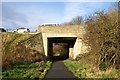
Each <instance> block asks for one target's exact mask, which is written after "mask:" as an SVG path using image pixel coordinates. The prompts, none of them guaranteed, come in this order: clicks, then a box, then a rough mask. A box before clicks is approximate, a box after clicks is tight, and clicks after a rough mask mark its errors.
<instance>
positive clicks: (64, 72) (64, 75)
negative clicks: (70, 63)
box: [43, 61, 78, 80]
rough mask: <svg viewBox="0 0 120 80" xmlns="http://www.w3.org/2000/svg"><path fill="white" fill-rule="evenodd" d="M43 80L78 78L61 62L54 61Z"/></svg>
mask: <svg viewBox="0 0 120 80" xmlns="http://www.w3.org/2000/svg"><path fill="white" fill-rule="evenodd" d="M43 80H78V78H76V77H75V76H74V75H73V73H71V72H70V71H69V70H68V69H67V68H66V66H65V65H64V63H63V62H62V61H56V62H53V64H52V68H51V69H50V70H49V71H48V73H47V74H46V75H45V78H44V79H43Z"/></svg>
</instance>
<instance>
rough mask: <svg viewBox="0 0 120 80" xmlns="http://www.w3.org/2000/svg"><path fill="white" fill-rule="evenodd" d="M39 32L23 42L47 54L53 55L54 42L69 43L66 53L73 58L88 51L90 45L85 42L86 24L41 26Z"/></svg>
mask: <svg viewBox="0 0 120 80" xmlns="http://www.w3.org/2000/svg"><path fill="white" fill-rule="evenodd" d="M38 32H39V33H38V34H37V35H35V36H34V37H33V38H30V39H31V40H30V39H28V40H26V41H24V42H22V43H23V44H25V46H26V47H27V48H31V49H33V50H36V51H38V52H40V53H44V54H45V55H46V56H52V55H53V54H52V53H53V45H52V44H53V43H67V44H68V53H66V54H68V56H69V58H72V59H75V58H76V57H77V55H79V54H83V53H86V52H87V51H88V47H87V46H86V45H85V44H84V42H83V36H84V34H85V29H84V26H78V25H71V26H39V27H38ZM28 45H29V46H28Z"/></svg>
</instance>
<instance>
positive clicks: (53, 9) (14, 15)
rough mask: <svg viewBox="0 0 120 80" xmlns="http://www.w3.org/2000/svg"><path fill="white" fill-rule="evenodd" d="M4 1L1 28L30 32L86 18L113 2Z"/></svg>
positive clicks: (106, 7) (109, 6) (105, 8)
mask: <svg viewBox="0 0 120 80" xmlns="http://www.w3.org/2000/svg"><path fill="white" fill-rule="evenodd" d="M6 1H7V0H4V2H2V4H1V3H0V5H2V10H1V12H2V16H0V17H2V20H0V24H2V27H5V28H8V29H15V28H20V27H27V28H30V29H31V30H35V29H37V27H38V25H40V24H44V23H59V24H60V23H64V22H68V21H70V20H71V19H72V18H74V17H76V16H83V17H87V16H89V15H91V14H93V13H94V12H95V11H101V10H107V9H109V8H111V6H112V4H113V2H71V1H72V0H71V1H69V2H14V1H15V0H11V2H6ZM8 1H10V0H8ZM12 1H13V2H12ZM18 1H19V0H18ZM31 1H33V0H31ZM111 1H112V0H111ZM0 14H1V13H0Z"/></svg>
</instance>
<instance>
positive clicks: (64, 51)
mask: <svg viewBox="0 0 120 80" xmlns="http://www.w3.org/2000/svg"><path fill="white" fill-rule="evenodd" d="M75 41H76V38H73V37H71V38H70V37H69V38H48V57H49V59H50V60H52V61H57V60H66V59H68V58H69V57H70V53H71V50H70V48H73V46H74V44H75Z"/></svg>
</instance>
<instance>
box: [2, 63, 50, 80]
mask: <svg viewBox="0 0 120 80" xmlns="http://www.w3.org/2000/svg"><path fill="white" fill-rule="evenodd" d="M51 64H52V62H50V61H47V62H46V63H45V62H36V63H22V64H12V65H9V66H8V67H7V68H5V69H3V71H2V80H6V79H17V80H21V79H25V80H31V79H33V80H34V79H37V80H41V79H43V78H44V76H45V74H46V72H47V71H48V70H49V69H50V67H51Z"/></svg>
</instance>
